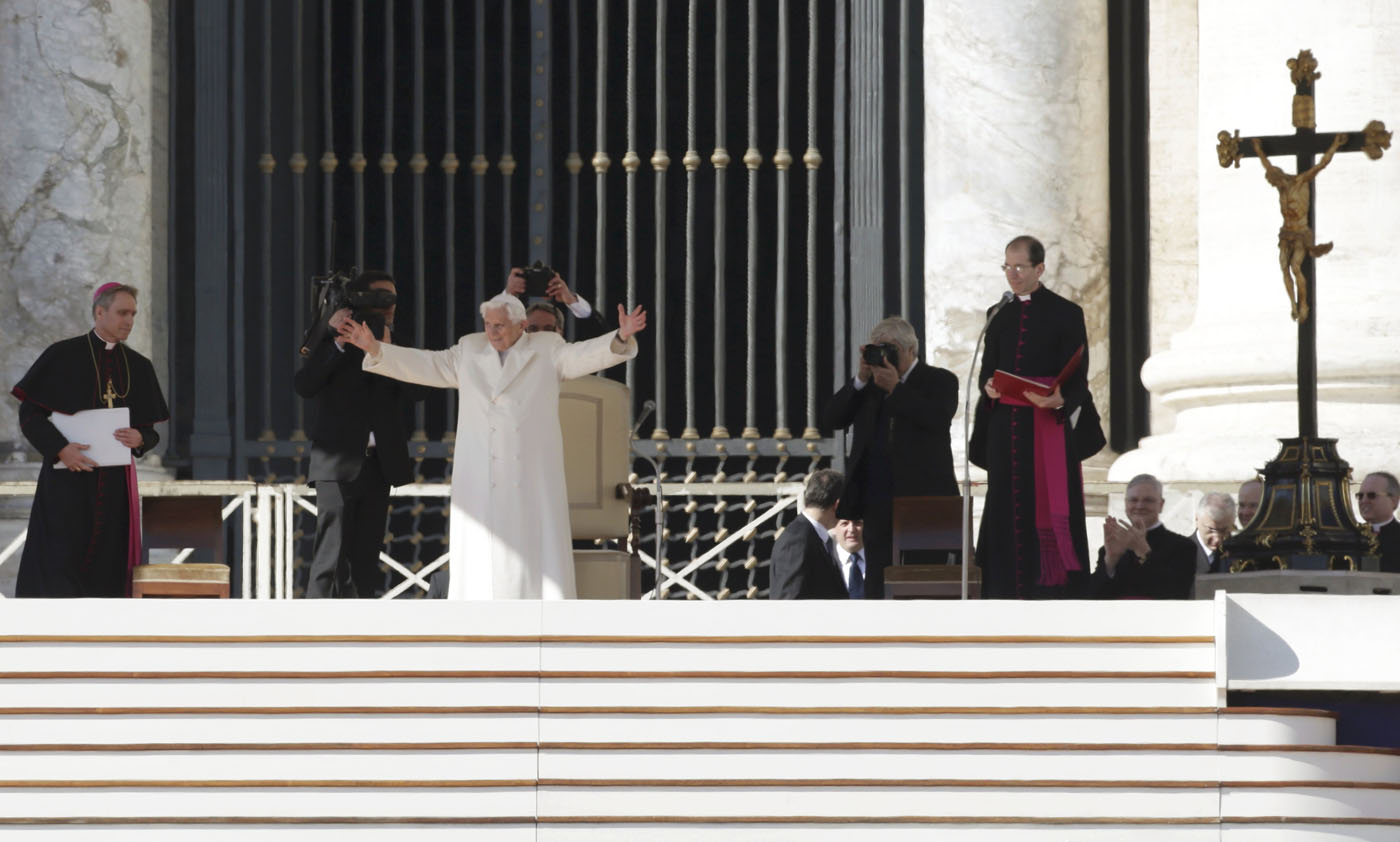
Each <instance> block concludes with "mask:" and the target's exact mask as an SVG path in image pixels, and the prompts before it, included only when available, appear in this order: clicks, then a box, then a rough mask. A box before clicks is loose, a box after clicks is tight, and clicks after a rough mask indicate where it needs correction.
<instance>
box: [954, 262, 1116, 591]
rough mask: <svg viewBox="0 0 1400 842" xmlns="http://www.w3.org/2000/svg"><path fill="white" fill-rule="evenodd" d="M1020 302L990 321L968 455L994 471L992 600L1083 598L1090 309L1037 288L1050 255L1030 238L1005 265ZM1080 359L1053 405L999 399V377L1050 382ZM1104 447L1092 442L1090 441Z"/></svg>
mask: <svg viewBox="0 0 1400 842" xmlns="http://www.w3.org/2000/svg"><path fill="white" fill-rule="evenodd" d="M1003 271H1005V273H1006V277H1007V281H1008V283H1009V284H1010V286H1011V291H1012V292H1013V293H1015V297H1014V298H1013V299H1012V300H1011V301H1010V302H1009V303H1008V304H1006V306H1005V307H1003V308H1002V309H1001V310H1000V312H998V313H997V314H996V315H995V316H993V317H992V320H991V323H990V324H989V325H988V328H987V349H986V352H985V355H984V356H983V358H982V369H981V373H980V376H979V377H978V379H977V385H978V388H979V389H981V390H982V391H983V395H982V397H981V399H980V401H979V403H978V408H977V415H976V419H975V422H974V423H975V429H974V432H973V435H972V442H971V446H970V448H969V456H970V458H971V460H972V461H973V462H974V463H975V464H977V465H978V466H979V467H983V468H985V469H986V471H987V500H986V506H985V508H984V510H983V513H982V525H981V528H980V530H979V532H978V537H977V553H976V555H977V564H978V565H979V566H980V567H981V568H982V596H983V598H986V599H1027V598H1030V599H1034V598H1055V597H1071V598H1072V597H1076V596H1082V595H1083V594H1084V593H1085V592H1086V589H1087V584H1088V574H1089V542H1088V536H1087V535H1086V533H1085V525H1084V482H1083V476H1082V474H1081V472H1080V467H1079V462H1080V460H1081V459H1083V458H1087V457H1088V456H1091V455H1093V453H1094V452H1097V451H1098V449H1099V448H1101V447H1102V446H1103V444H1104V442H1103V432H1102V428H1101V427H1100V425H1099V419H1098V412H1097V411H1096V410H1095V409H1094V407H1093V401H1092V399H1091V398H1090V396H1089V382H1088V377H1087V376H1086V371H1087V370H1088V367H1089V359H1088V353H1087V346H1086V332H1085V328H1084V311H1083V309H1081V308H1080V306H1079V305H1078V304H1075V303H1074V302H1072V301H1069V300H1068V299H1066V298H1063V297H1061V296H1059V295H1056V294H1055V293H1054V292H1052V291H1050V290H1049V289H1046V288H1045V287H1044V286H1043V285H1041V283H1040V276H1041V275H1042V274H1043V273H1044V271H1045V250H1044V247H1043V246H1041V245H1040V243H1039V242H1038V241H1036V240H1035V239H1034V238H1031V237H1018V238H1017V239H1015V240H1012V242H1011V244H1010V245H1008V246H1007V249H1006V265H1005V266H1004V267H1003ZM1080 348H1085V353H1084V356H1083V359H1082V360H1081V361H1080V363H1079V365H1078V367H1077V368H1075V369H1073V370H1072V373H1071V374H1070V375H1069V376H1068V378H1067V379H1066V380H1065V381H1064V382H1063V384H1062V385H1061V386H1060V388H1059V390H1058V397H1057V396H1055V395H1052V398H1051V400H1050V401H1049V403H1050V405H1049V406H1047V407H1037V406H1032V405H1030V404H1028V403H1026V402H1024V401H1019V402H1018V401H1012V400H1009V399H1008V398H1006V397H1001V398H998V397H993V396H990V395H989V394H988V392H987V388H986V387H987V384H988V381H989V380H991V379H992V375H993V374H994V373H995V372H996V370H997V369H1002V370H1005V371H1007V372H1010V373H1011V374H1015V375H1019V376H1020V377H1024V378H1028V379H1033V380H1037V381H1039V382H1042V383H1045V384H1047V385H1048V384H1049V383H1050V381H1052V380H1053V379H1054V378H1055V377H1057V376H1058V375H1059V374H1060V373H1061V371H1063V370H1064V369H1065V367H1066V365H1067V364H1068V363H1069V362H1070V360H1071V358H1072V357H1073V356H1074V355H1075V353H1076V352H1077V351H1078V350H1079V349H1080ZM1086 438H1089V439H1095V438H1096V439H1097V440H1096V441H1094V442H1092V443H1090V444H1087V445H1086V444H1085V439H1086Z"/></svg>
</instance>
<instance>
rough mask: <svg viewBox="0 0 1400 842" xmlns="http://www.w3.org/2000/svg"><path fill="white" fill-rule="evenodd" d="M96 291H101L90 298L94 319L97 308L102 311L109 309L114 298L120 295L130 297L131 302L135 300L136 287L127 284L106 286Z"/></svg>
mask: <svg viewBox="0 0 1400 842" xmlns="http://www.w3.org/2000/svg"><path fill="white" fill-rule="evenodd" d="M98 289H100V290H102V291H101V292H99V293H97V294H96V295H94V296H93V297H92V315H93V316H94V317H96V316H97V308H98V307H101V308H102V309H103V310H106V309H109V308H110V307H111V306H112V302H113V301H114V300H115V299H116V297H117V296H118V295H121V294H122V293H126V294H127V295H129V296H131V300H132V301H135V300H136V287H134V286H128V285H127V284H106V285H105V286H102V287H99V288H98Z"/></svg>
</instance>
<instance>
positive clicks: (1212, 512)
mask: <svg viewBox="0 0 1400 842" xmlns="http://www.w3.org/2000/svg"><path fill="white" fill-rule="evenodd" d="M1235 512H1236V509H1235V498H1233V497H1231V496H1230V495H1228V494H1226V493H1224V492H1221V491H1212V492H1210V493H1208V494H1205V495H1204V496H1202V497H1201V502H1199V503H1197V504H1196V516H1197V517H1200V516H1201V515H1209V516H1210V519H1211V520H1228V521H1230V522H1231V523H1234V522H1235Z"/></svg>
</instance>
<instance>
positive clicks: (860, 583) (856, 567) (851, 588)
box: [846, 553, 865, 599]
mask: <svg viewBox="0 0 1400 842" xmlns="http://www.w3.org/2000/svg"><path fill="white" fill-rule="evenodd" d="M846 593H847V594H849V595H850V597H851V599H865V577H864V576H862V575H861V572H860V553H852V554H851V575H850V576H849V577H847V579H846Z"/></svg>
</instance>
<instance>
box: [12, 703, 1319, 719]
mask: <svg viewBox="0 0 1400 842" xmlns="http://www.w3.org/2000/svg"><path fill="white" fill-rule="evenodd" d="M1216 713H1217V710H1216V708H1213V707H1051V706H1044V707H1040V706H1022V707H911V706H899V707H894V706H890V707H779V706H762V705H674V706H616V705H592V706H590V705H546V706H543V707H536V706H533V705H464V706H451V705H446V706H444V705H422V706H416V705H398V706H358V705H350V706H328V705H297V706H290V705H289V706H248V707H224V706H209V707H203V706H201V707H194V706H171V707H156V706H139V707H138V706H133V707H10V708H4V707H0V717H2V716H50V717H52V716H288V715H304V716H339V715H347V716H365V715H376V716H378V715H383V716H403V715H407V716H422V715H442V716H463V715H503V714H525V715H531V716H534V715H539V716H638V715H648V716H689V715H696V714H699V715H772V716H855V715H871V716H1214V715H1215V714H1216ZM1333 717H1334V718H1335V714H1333Z"/></svg>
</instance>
